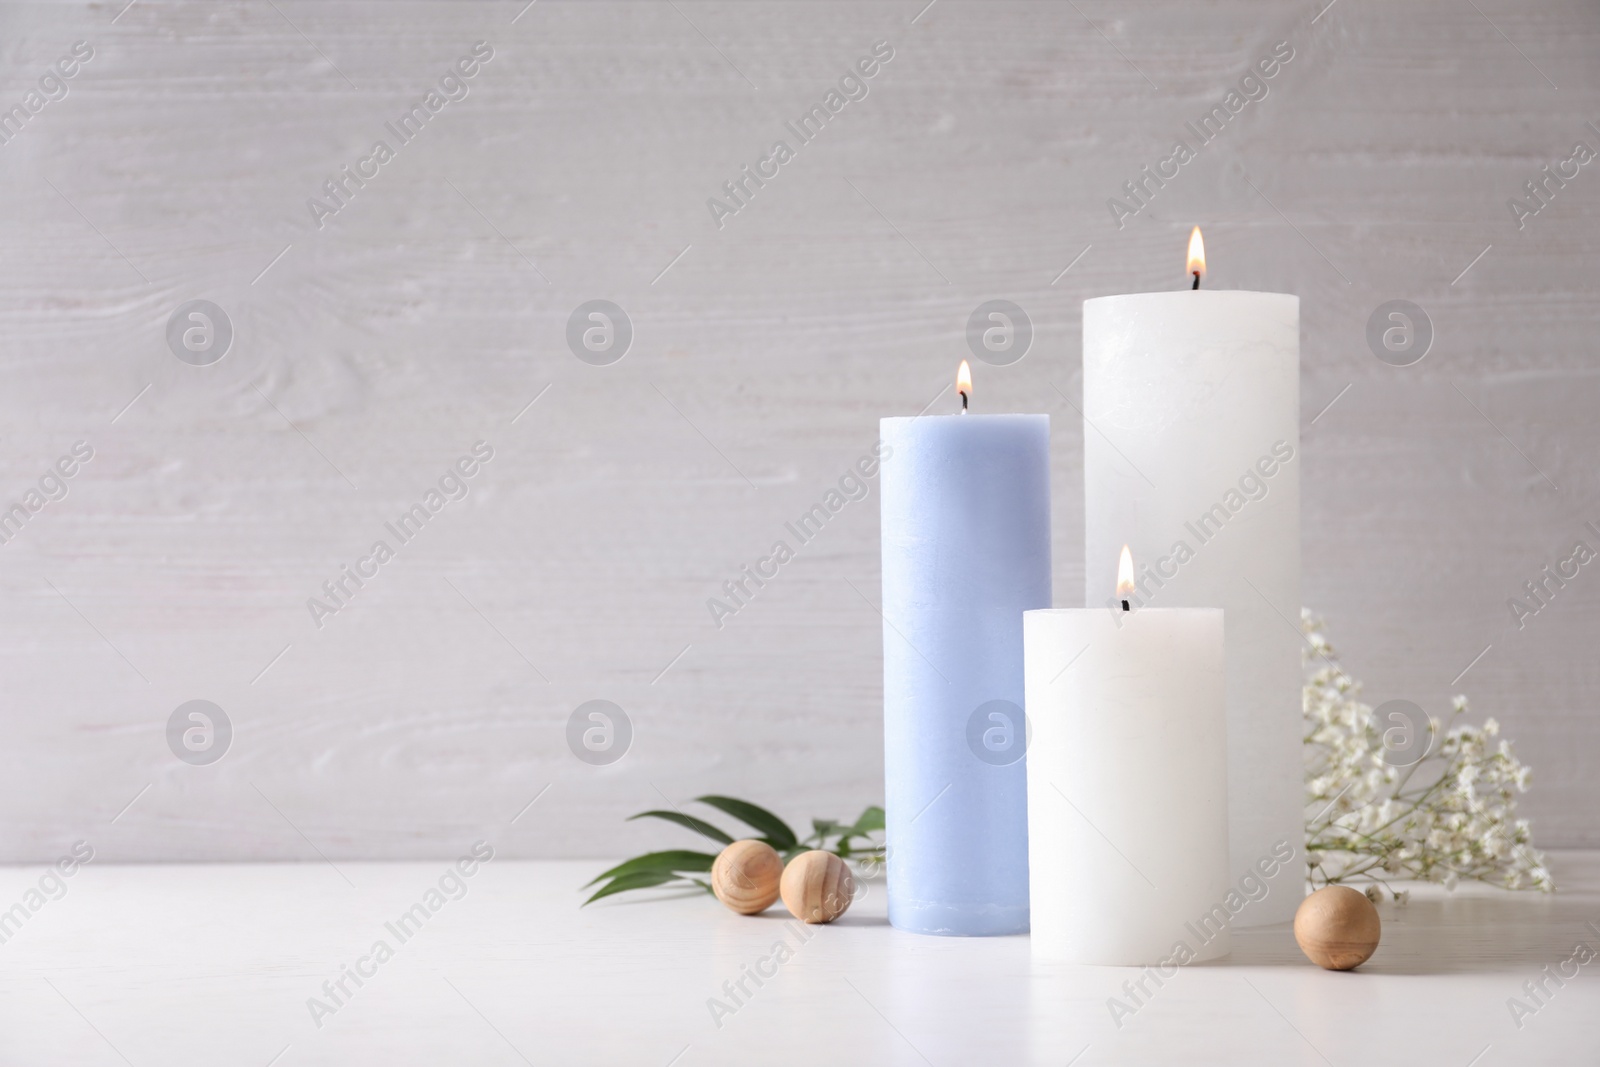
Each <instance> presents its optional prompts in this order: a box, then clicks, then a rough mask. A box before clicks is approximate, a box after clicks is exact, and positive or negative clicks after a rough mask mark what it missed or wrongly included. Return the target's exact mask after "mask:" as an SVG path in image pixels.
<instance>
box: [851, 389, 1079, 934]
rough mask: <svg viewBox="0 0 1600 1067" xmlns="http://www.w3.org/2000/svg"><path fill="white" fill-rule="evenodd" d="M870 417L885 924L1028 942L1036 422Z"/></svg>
mask: <svg viewBox="0 0 1600 1067" xmlns="http://www.w3.org/2000/svg"><path fill="white" fill-rule="evenodd" d="M957 392H958V393H959V395H960V397H961V409H960V414H956V415H949V416H938V415H935V416H917V417H915V418H888V419H884V420H882V423H881V428H880V435H881V437H882V440H883V443H884V445H886V446H887V448H886V449H885V454H886V456H888V457H892V458H890V459H888V460H887V461H886V462H885V463H884V465H883V468H882V469H883V473H882V481H881V491H882V507H883V705H884V706H883V740H884V790H885V794H886V805H885V809H886V811H885V813H886V817H887V833H886V838H887V842H888V846H889V855H888V876H889V892H888V897H889V921H890V922H891V923H892V924H893V925H894V926H896V927H898V928H900V929H902V930H910V931H914V932H916V933H924V934H952V935H987V934H1013V933H1022V932H1024V931H1026V930H1027V929H1028V823H1027V818H1028V812H1027V772H1026V764H1025V763H1024V760H1023V756H1024V753H1025V746H1026V726H1025V724H1024V721H1023V716H1022V613H1023V612H1024V611H1025V610H1027V609H1029V608H1038V607H1044V606H1046V605H1048V604H1049V603H1050V472H1049V444H1050V420H1049V416H1046V415H980V414H977V413H976V412H971V411H969V410H968V408H969V404H970V399H971V396H972V379H971V370H970V368H969V367H968V366H967V364H966V363H965V362H963V363H962V364H961V372H960V375H959V379H958V382H957Z"/></svg>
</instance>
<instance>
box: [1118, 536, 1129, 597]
mask: <svg viewBox="0 0 1600 1067" xmlns="http://www.w3.org/2000/svg"><path fill="white" fill-rule="evenodd" d="M1131 596H1133V553H1132V552H1129V551H1128V546H1127V545H1123V546H1122V558H1120V559H1118V560H1117V599H1119V600H1126V599H1128V598H1129V597H1131Z"/></svg>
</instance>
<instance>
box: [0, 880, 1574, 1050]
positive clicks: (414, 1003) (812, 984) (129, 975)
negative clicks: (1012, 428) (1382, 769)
mask: <svg viewBox="0 0 1600 1067" xmlns="http://www.w3.org/2000/svg"><path fill="white" fill-rule="evenodd" d="M1551 865H1552V867H1553V869H1554V870H1555V872H1556V874H1557V877H1558V880H1559V881H1560V882H1561V883H1562V884H1563V885H1564V886H1565V888H1564V889H1563V891H1562V892H1560V893H1558V894H1556V895H1554V896H1550V897H1540V896H1535V895H1532V894H1524V893H1519V894H1510V893H1502V892H1497V891H1491V890H1483V889H1466V890H1459V891H1457V892H1456V893H1455V894H1453V895H1449V896H1447V895H1446V894H1444V893H1443V891H1442V890H1439V889H1425V890H1422V891H1420V892H1419V893H1418V894H1417V895H1416V896H1415V897H1414V898H1413V899H1412V901H1411V903H1410V904H1409V905H1407V906H1405V907H1404V908H1401V907H1397V906H1395V905H1393V904H1385V905H1383V906H1382V909H1381V911H1382V916H1383V922H1384V942H1383V944H1382V946H1381V947H1380V948H1379V950H1378V953H1377V954H1376V955H1375V956H1374V957H1373V959H1372V960H1370V961H1369V962H1368V963H1367V964H1366V965H1365V966H1364V967H1363V968H1361V970H1360V971H1358V972H1355V973H1349V974H1331V973H1327V972H1324V971H1320V970H1318V969H1317V968H1315V967H1313V966H1311V965H1310V964H1309V963H1307V962H1306V961H1305V960H1304V959H1303V958H1302V957H1301V956H1300V954H1299V953H1298V951H1297V950H1296V948H1295V946H1294V943H1293V940H1292V937H1291V935H1290V933H1289V931H1288V929H1287V928H1284V927H1280V928H1269V929H1264V930H1258V931H1252V932H1246V933H1244V934H1242V935H1240V936H1239V937H1238V941H1237V948H1236V950H1235V952H1234V954H1233V956H1232V958H1231V959H1229V960H1227V961H1224V962H1222V963H1219V964H1216V965H1207V966H1196V967H1193V968H1190V969H1187V970H1184V971H1182V972H1180V973H1179V974H1178V975H1177V976H1176V977H1175V978H1171V979H1169V980H1168V981H1167V982H1166V984H1165V986H1164V987H1163V988H1161V989H1159V990H1156V989H1155V987H1154V985H1153V983H1148V982H1147V985H1148V986H1149V988H1150V989H1152V990H1153V991H1154V993H1153V996H1151V997H1150V998H1148V1000H1146V1002H1145V1003H1144V1004H1143V1005H1142V1006H1139V1007H1138V1010H1137V1011H1136V1012H1135V1013H1134V1014H1133V1015H1132V1016H1131V1017H1125V1018H1123V1019H1122V1020H1121V1022H1122V1025H1121V1026H1120V1027H1118V1026H1117V1025H1116V1023H1115V1022H1114V1021H1113V1019H1112V1017H1111V1012H1110V1011H1109V1009H1108V1006H1107V1002H1108V999H1109V998H1111V997H1113V996H1125V994H1124V993H1123V988H1122V987H1123V983H1124V982H1127V981H1129V980H1132V979H1137V978H1138V977H1139V974H1138V972H1136V971H1134V970H1132V969H1120V968H1098V969H1097V968H1071V967H1062V966H1053V965H1044V964H1038V963H1035V962H1033V961H1032V960H1031V959H1030V957H1029V951H1028V942H1027V939H1026V938H1021V937H1012V938H994V939H972V940H965V939H944V938H928V937H918V936H915V935H910V934H905V933H901V932H899V931H897V930H894V929H892V928H891V927H889V926H888V924H887V923H886V921H885V918H884V899H885V897H884V893H883V886H882V883H881V882H880V883H868V884H867V888H866V893H865V896H864V898H863V899H861V900H860V901H858V903H857V904H856V906H855V907H853V908H852V909H851V911H850V912H849V913H848V914H847V915H846V916H845V917H844V918H843V919H841V920H840V921H839V922H837V923H835V924H833V925H832V926H829V927H810V928H806V930H805V933H807V934H810V935H812V936H810V938H809V940H804V941H802V940H801V938H800V937H799V936H798V935H797V934H796V932H795V928H794V926H792V925H791V924H790V923H789V922H788V921H787V915H786V913H784V912H783V910H782V908H781V906H779V907H777V908H775V909H773V910H772V911H769V912H768V913H767V914H766V915H764V916H762V917H759V918H743V917H740V916H737V915H734V914H732V913H730V912H728V911H725V910H724V909H723V908H721V907H720V906H719V905H717V904H716V903H715V902H713V901H711V900H710V899H708V898H705V897H679V898H675V899H668V900H665V901H658V902H643V901H638V902H632V903H630V902H628V901H627V900H626V898H624V899H623V900H622V901H620V902H602V903H601V904H597V905H595V906H592V907H590V908H587V909H583V910H581V911H580V910H579V909H578V906H577V905H578V901H579V900H580V899H581V898H580V897H579V896H578V894H577V892H576V890H577V887H578V886H579V885H580V884H581V883H583V882H584V881H586V880H587V879H588V878H589V877H590V876H592V875H593V874H595V873H597V872H598V871H599V870H601V869H602V866H603V865H602V864H601V863H600V862H596V861H571V862H559V863H557V862H545V863H530V862H508V861H494V862H490V863H488V864H486V865H484V866H482V867H481V868H479V869H478V870H477V871H476V872H475V873H474V875H473V876H472V877H471V878H470V879H463V880H462V884H463V885H464V886H465V887H466V891H465V894H464V895H461V896H459V899H445V902H444V903H443V905H442V906H441V907H439V908H438V910H437V912H435V913H434V914H432V915H431V916H430V917H429V918H428V919H427V920H426V922H425V923H422V924H421V928H420V929H419V930H415V931H413V932H412V933H411V935H410V936H409V938H408V939H407V940H405V941H404V942H401V941H400V940H399V939H398V938H397V937H396V936H395V935H394V933H393V932H392V931H390V930H388V929H387V928H386V926H385V923H388V922H393V921H395V920H396V919H398V917H399V916H400V915H401V913H403V912H405V911H406V910H407V909H408V908H409V907H410V906H411V905H412V904H414V903H418V902H420V901H423V898H424V896H425V895H426V893H427V891H428V890H429V889H430V888H433V887H435V886H436V885H437V884H438V880H439V878H440V876H441V875H443V874H444V873H445V872H446V870H447V869H448V864H446V863H444V862H428V863H385V864H364V863H349V864H345V863H341V864H340V865H339V866H338V867H337V868H334V867H331V866H330V865H327V864H320V863H318V864H280V865H214V866H190V865H167V866H112V865H108V864H91V865H89V866H87V867H85V868H83V869H82V870H80V871H79V872H77V873H76V874H75V876H74V877H73V878H71V879H70V880H67V881H66V882H65V883H64V884H65V885H66V886H67V892H66V893H65V895H63V896H61V897H60V898H59V899H54V900H48V901H47V902H46V903H44V904H43V906H41V907H39V908H38V909H37V911H35V912H34V913H33V914H32V915H31V916H30V917H29V918H28V919H27V920H26V922H25V923H23V924H22V927H21V929H20V930H18V931H16V932H15V933H13V934H12V935H11V937H10V939H9V940H8V941H7V942H6V943H5V944H4V945H0V1062H3V1063H4V1064H6V1065H11V1064H28V1065H36V1064H83V1065H85V1067H93V1065H98V1064H106V1065H114V1064H122V1063H127V1064H133V1065H138V1067H143V1065H145V1064H152V1065H153V1064H162V1065H184V1064H205V1065H214V1064H244V1065H257V1067H265V1065H267V1064H269V1063H274V1064H276V1065H278V1067H297V1065H300V1064H332V1063H341V1064H348V1063H371V1064H379V1063H381V1064H386V1065H387V1064H412V1063H416V1064H490V1065H492V1064H518V1063H524V1062H526V1063H535V1064H545V1063H552V1064H579V1063H583V1064H590V1063H594V1064H611V1063H616V1064H643V1065H647V1067H667V1065H668V1064H675V1065H678V1067H695V1065H700V1064H712V1063H726V1064H758V1063H759V1064H785V1063H796V1064H799V1063H804V1064H816V1063H874V1064H939V1065H944V1064H975V1063H983V1064H1000V1063H1038V1064H1057V1065H1061V1064H1068V1063H1076V1064H1078V1065H1080V1067H1091V1065H1095V1064H1110V1063H1117V1064H1127V1063H1152V1064H1154V1063H1162V1064H1171V1063H1179V1062H1182V1063H1185V1064H1210V1063H1216V1064H1229V1065H1237V1064H1269V1063H1270V1064H1275V1065H1277V1064H1319V1065H1326V1064H1332V1065H1335V1067H1345V1065H1351V1067H1354V1065H1356V1064H1361V1065H1364V1067H1370V1065H1379V1064H1407V1065H1411V1064H1440V1065H1445V1067H1468V1065H1469V1064H1471V1065H1474V1067H1492V1065H1500V1064H1540V1063H1561V1064H1594V1063H1597V1062H1600V983H1597V982H1596V981H1595V979H1594V973H1593V972H1595V971H1597V970H1600V960H1596V961H1595V962H1591V963H1589V964H1588V965H1587V966H1584V967H1582V968H1581V971H1580V973H1579V975H1578V977H1577V978H1575V979H1572V980H1569V981H1567V982H1566V983H1565V985H1564V986H1561V987H1559V988H1558V987H1557V986H1556V985H1555V983H1554V982H1551V981H1548V980H1547V981H1546V986H1547V988H1548V989H1549V990H1550V995H1549V996H1547V997H1545V998H1543V999H1544V1004H1543V1005H1542V1006H1538V1005H1536V1004H1533V1003H1532V1002H1530V1006H1535V1007H1537V1010H1536V1012H1535V1013H1534V1014H1532V1015H1528V1016H1525V1017H1524V1018H1522V1020H1521V1023H1522V1025H1521V1027H1520V1028H1519V1027H1518V1026H1517V1025H1516V1022H1515V1021H1513V1019H1512V1016H1511V1012H1510V1011H1509V1009H1508V1007H1507V1000H1508V999H1509V998H1512V997H1524V998H1525V997H1526V994H1525V993H1524V991H1523V984H1524V983H1525V982H1528V981H1530V980H1534V981H1537V980H1538V979H1539V978H1540V972H1541V969H1542V968H1544V967H1546V966H1547V965H1549V966H1550V967H1551V968H1552V969H1554V968H1556V967H1557V966H1558V965H1560V964H1561V962H1562V961H1564V960H1567V959H1568V958H1569V957H1570V956H1571V955H1572V951H1573V947H1574V945H1575V944H1577V943H1579V942H1583V943H1585V944H1587V945H1589V946H1591V947H1600V930H1597V928H1596V927H1597V926H1600V852H1563V853H1558V854H1555V855H1554V856H1553V857H1552V864H1551ZM40 875H41V871H40V870H39V869H30V868H6V869H4V870H3V871H0V902H3V903H4V904H6V905H7V906H9V904H10V902H12V901H20V900H23V899H24V895H25V893H26V890H27V889H28V888H29V887H30V886H37V885H38V881H39V878H40ZM346 879H348V882H347V881H346ZM447 887H448V886H447ZM449 888H453V887H449ZM380 939H381V940H384V941H386V942H387V943H388V944H389V945H390V947H391V948H392V949H393V956H392V958H390V959H388V960H386V961H385V962H383V963H381V964H377V963H374V962H368V963H366V964H364V966H363V969H364V970H366V971H368V972H369V975H370V976H369V977H367V978H365V979H364V980H363V982H364V984H363V985H361V986H360V987H357V986H356V985H355V984H354V983H353V982H351V981H350V980H349V979H346V983H345V984H346V988H347V989H348V990H349V991H350V993H351V995H350V996H349V997H348V998H344V997H341V999H342V1000H344V1003H343V1004H342V1005H337V1006H336V1010H334V1011H333V1013H332V1014H331V1015H326V1016H325V1017H324V1018H322V1020H321V1022H322V1025H321V1026H320V1027H318V1026H317V1025H316V1024H315V1023H314V1022H313V1019H312V1013H311V1011H310V1009H309V1008H308V1006H307V1001H308V999H309V998H311V997H314V996H322V995H323V993H322V988H321V987H322V984H323V982H324V981H330V980H335V981H336V980H337V979H338V978H339V976H340V973H341V967H342V966H344V965H354V964H356V963H358V962H359V961H361V959H362V957H363V956H365V955H366V954H367V953H368V952H369V951H370V950H371V948H372V946H373V944H374V942H376V941H378V940H380ZM779 940H786V941H787V942H788V944H789V945H790V946H791V949H792V958H791V959H788V960H787V961H785V962H783V963H782V964H781V965H776V974H775V975H774V976H773V977H771V978H768V979H765V980H764V983H763V985H761V986H760V987H757V986H755V985H754V983H752V982H750V981H749V980H748V979H746V988H747V989H748V990H749V991H750V992H751V995H750V996H749V997H748V998H747V999H744V1003H743V1004H742V1005H740V1006H738V1007H737V1010H735V1011H734V1013H733V1014H732V1015H730V1016H727V1017H724V1018H722V1019H721V1020H720V1021H721V1024H722V1025H721V1026H720V1027H719V1026H718V1025H717V1023H716V1021H714V1020H713V1018H712V1013H711V1011H710V1009H709V1008H708V1005H707V1002H708V1000H709V999H710V998H713V997H717V998H723V999H724V1000H725V1001H726V994H725V993H724V991H723V983H724V982H731V981H737V980H738V979H739V978H740V977H741V975H742V974H743V972H744V968H745V967H746V966H750V967H754V966H755V965H756V963H757V961H759V960H761V959H762V958H763V957H766V956H768V955H769V953H771V952H772V948H773V945H774V943H775V942H777V941H779ZM773 966H774V965H765V967H764V969H767V970H769V971H770V970H772V969H773ZM328 1003H330V1004H331V1003H332V1002H331V1001H329V1002H328ZM730 1003H731V1002H730Z"/></svg>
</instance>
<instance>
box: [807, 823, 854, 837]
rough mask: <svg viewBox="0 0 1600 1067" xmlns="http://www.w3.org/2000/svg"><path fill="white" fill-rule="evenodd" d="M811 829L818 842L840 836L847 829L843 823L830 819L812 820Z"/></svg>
mask: <svg viewBox="0 0 1600 1067" xmlns="http://www.w3.org/2000/svg"><path fill="white" fill-rule="evenodd" d="M811 829H812V831H813V832H814V833H815V834H816V835H817V838H818V839H819V840H820V839H822V838H824V837H834V836H836V835H838V834H842V833H844V831H845V830H846V829H847V827H846V826H845V825H844V824H843V823H839V822H834V821H833V820H832V819H812V820H811Z"/></svg>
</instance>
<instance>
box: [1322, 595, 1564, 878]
mask: <svg viewBox="0 0 1600 1067" xmlns="http://www.w3.org/2000/svg"><path fill="white" fill-rule="evenodd" d="M1301 623H1302V628H1303V630H1304V632H1305V634H1306V639H1307V643H1308V647H1307V649H1306V650H1305V653H1304V655H1303V662H1304V663H1305V664H1306V667H1307V671H1308V673H1307V676H1306V681H1305V687H1304V690H1303V693H1302V710H1303V716H1304V726H1305V759H1306V768H1305V782H1306V798H1305V800H1306V816H1307V819H1308V820H1309V821H1308V824H1307V827H1306V841H1307V845H1308V846H1309V848H1310V851H1309V852H1308V860H1307V874H1308V877H1309V878H1310V879H1311V880H1312V882H1313V883H1316V882H1318V881H1319V878H1318V876H1319V875H1320V882H1321V884H1324V885H1327V884H1333V883H1339V882H1357V883H1361V882H1367V883H1377V884H1382V885H1387V880H1388V879H1391V878H1394V879H1418V880H1424V881H1431V882H1438V883H1442V884H1444V885H1446V886H1447V887H1454V886H1455V885H1456V884H1457V882H1458V881H1460V880H1463V879H1472V880H1475V881H1481V882H1485V883H1488V884H1490V885H1496V886H1502V887H1504V888H1507V889H1520V888H1532V889H1536V890H1539V891H1542V892H1549V891H1550V890H1551V889H1553V888H1554V885H1553V883H1552V881H1551V878H1550V874H1549V871H1548V870H1547V869H1546V868H1545V867H1544V858H1543V856H1542V855H1540V854H1539V852H1538V851H1537V850H1536V849H1535V848H1534V847H1533V838H1532V833H1531V831H1530V830H1529V829H1528V824H1527V821H1526V820H1524V819H1519V818H1517V817H1516V814H1515V810H1516V796H1517V794H1519V793H1524V792H1526V791H1527V790H1528V787H1529V784H1530V782H1531V773H1530V771H1529V769H1528V768H1527V767H1525V766H1523V764H1522V763H1521V762H1519V761H1518V760H1517V758H1516V755H1515V753H1514V751H1513V749H1512V746H1511V743H1510V742H1509V741H1506V740H1505V739H1503V738H1500V737H1499V734H1500V724H1499V722H1498V721H1496V720H1495V719H1492V718H1491V719H1487V720H1485V722H1484V724H1483V725H1482V726H1481V727H1480V726H1472V725H1470V724H1468V723H1466V722H1464V721H1461V720H1463V718H1464V717H1465V716H1466V714H1467V712H1468V702H1467V699H1466V698H1465V697H1464V696H1457V697H1455V698H1454V699H1453V700H1452V701H1451V705H1450V714H1449V716H1447V717H1446V719H1445V720H1443V721H1441V720H1440V719H1437V718H1431V717H1430V719H1429V722H1428V728H1429V730H1430V735H1431V737H1432V738H1433V744H1432V745H1431V746H1430V748H1429V751H1428V752H1427V754H1426V755H1425V756H1424V757H1423V758H1422V760H1420V761H1419V762H1418V763H1417V764H1416V765H1415V766H1412V767H1395V766H1392V765H1390V764H1389V763H1388V762H1387V761H1386V760H1385V759H1384V758H1383V757H1384V752H1383V746H1382V737H1381V735H1380V733H1379V731H1378V730H1377V729H1376V728H1375V727H1374V724H1373V722H1372V707H1371V706H1370V705H1368V704H1366V703H1364V702H1363V701H1362V700H1361V683H1360V682H1359V681H1357V680H1356V679H1354V678H1352V677H1351V676H1350V675H1349V674H1347V673H1346V672H1345V670H1344V669H1343V667H1342V666H1340V665H1339V661H1338V654H1337V652H1336V650H1335V649H1334V646H1333V644H1332V642H1330V641H1329V640H1328V637H1327V634H1326V628H1325V626H1324V624H1323V622H1322V620H1320V619H1318V618H1317V617H1316V616H1315V615H1314V614H1312V613H1311V612H1310V611H1309V610H1302V612H1301ZM1313 857H1314V859H1313ZM1395 899H1397V900H1398V899H1400V896H1399V894H1396V895H1395Z"/></svg>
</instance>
